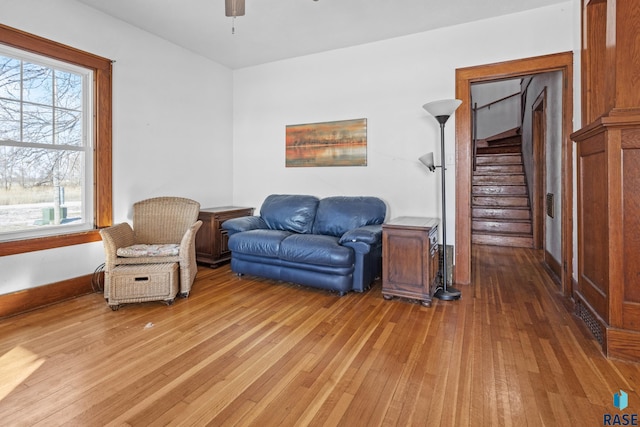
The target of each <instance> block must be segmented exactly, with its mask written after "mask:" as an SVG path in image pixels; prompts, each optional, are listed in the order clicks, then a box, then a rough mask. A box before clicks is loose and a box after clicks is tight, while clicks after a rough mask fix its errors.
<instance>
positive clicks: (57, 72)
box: [0, 46, 94, 240]
mask: <svg viewBox="0 0 640 427" xmlns="http://www.w3.org/2000/svg"><path fill="white" fill-rule="evenodd" d="M92 81H93V72H92V71H91V70H89V69H86V68H80V67H75V66H70V65H67V64H64V63H62V62H60V61H53V60H50V59H48V58H46V57H43V56H36V55H26V54H24V53H22V52H20V51H17V50H14V49H7V48H3V47H2V46H0V179H1V180H2V181H1V184H2V185H1V187H0V240H15V239H16V238H24V237H31V236H42V235H51V234H59V233H69V232H72V231H78V230H90V229H93V227H94V225H93V203H92V200H93V173H92V172H93V155H92V151H93V134H92V133H91V121H90V120H87V119H88V118H90V117H93V108H92V103H91V97H92V94H93V91H92V90H91V85H90V83H91V82H92Z"/></svg>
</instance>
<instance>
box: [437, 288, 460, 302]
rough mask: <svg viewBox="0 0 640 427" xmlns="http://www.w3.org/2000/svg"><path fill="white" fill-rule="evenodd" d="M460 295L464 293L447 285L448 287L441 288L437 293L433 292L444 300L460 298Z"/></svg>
mask: <svg viewBox="0 0 640 427" xmlns="http://www.w3.org/2000/svg"><path fill="white" fill-rule="evenodd" d="M460 295H462V293H461V292H460V291H459V290H457V289H456V288H454V287H452V286H447V289H444V288H439V289H438V290H437V291H436V293H435V294H433V297H434V298H438V299H439V300H443V301H453V300H456V299H460Z"/></svg>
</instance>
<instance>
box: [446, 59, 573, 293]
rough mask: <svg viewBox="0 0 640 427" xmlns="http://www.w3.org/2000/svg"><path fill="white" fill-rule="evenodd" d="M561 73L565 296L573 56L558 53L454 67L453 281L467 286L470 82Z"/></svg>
mask: <svg viewBox="0 0 640 427" xmlns="http://www.w3.org/2000/svg"><path fill="white" fill-rule="evenodd" d="M549 71H561V72H562V74H563V82H564V85H563V93H562V102H563V115H562V129H563V135H562V144H563V149H562V170H563V176H562V237H561V239H562V259H563V269H562V276H561V281H562V290H563V293H564V294H565V295H567V296H569V295H571V292H572V289H573V286H572V282H571V277H572V271H573V217H572V211H573V142H572V141H571V138H570V136H569V135H570V134H571V132H572V130H573V53H572V52H563V53H558V54H552V55H544V56H538V57H534V58H525V59H518V60H514V61H507V62H501V63H496V64H488V65H480V66H475V67H467V68H459V69H456V98H458V99H460V100H462V105H460V107H459V108H458V110H457V111H456V116H455V119H456V245H455V265H456V269H455V273H456V274H455V276H454V282H455V283H456V284H460V285H467V284H470V283H471V173H472V170H471V169H472V153H471V147H472V140H471V125H472V117H471V84H472V83H476V82H483V81H491V80H498V79H506V78H514V77H522V76H526V75H531V74H538V73H545V72H549Z"/></svg>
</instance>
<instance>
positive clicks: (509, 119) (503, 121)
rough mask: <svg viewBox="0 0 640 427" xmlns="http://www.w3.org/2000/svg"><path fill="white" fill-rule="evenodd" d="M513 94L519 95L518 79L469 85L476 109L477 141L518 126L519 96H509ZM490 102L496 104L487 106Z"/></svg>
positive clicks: (519, 118)
mask: <svg viewBox="0 0 640 427" xmlns="http://www.w3.org/2000/svg"><path fill="white" fill-rule="evenodd" d="M514 93H515V94H519V93H520V79H511V80H501V81H498V82H488V83H476V84H473V85H471V100H472V103H473V104H474V105H477V108H478V112H477V115H476V132H477V133H476V138H477V139H485V138H488V137H490V136H494V135H497V134H499V133H502V132H505V131H508V130H511V129H514V128H516V127H518V126H520V120H522V118H521V117H520V104H521V102H520V96H511V95H513V94H514ZM507 97H509V98H507ZM505 98H506V99H505ZM496 101H499V102H496ZM492 102H496V103H495V104H492V105H489V104H490V103H492Z"/></svg>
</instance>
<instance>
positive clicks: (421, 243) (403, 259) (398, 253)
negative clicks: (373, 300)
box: [382, 216, 440, 307]
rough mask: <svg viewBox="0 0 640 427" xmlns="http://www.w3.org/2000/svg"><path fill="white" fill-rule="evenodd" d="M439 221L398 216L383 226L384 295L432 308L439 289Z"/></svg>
mask: <svg viewBox="0 0 640 427" xmlns="http://www.w3.org/2000/svg"><path fill="white" fill-rule="evenodd" d="M438 224H439V221H438V219H434V218H423V217H408V216H404V217H398V218H395V219H393V220H391V221H390V222H388V223H386V224H383V225H382V296H383V297H384V298H385V299H391V298H392V297H394V296H396V297H404V298H410V299H415V300H419V301H421V303H422V305H424V306H425V307H431V300H432V297H433V294H434V293H435V291H436V289H437V286H438V279H437V277H438V268H439V258H440V257H439V251H438Z"/></svg>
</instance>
